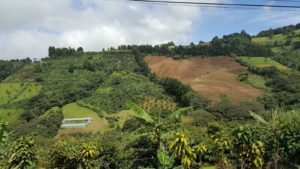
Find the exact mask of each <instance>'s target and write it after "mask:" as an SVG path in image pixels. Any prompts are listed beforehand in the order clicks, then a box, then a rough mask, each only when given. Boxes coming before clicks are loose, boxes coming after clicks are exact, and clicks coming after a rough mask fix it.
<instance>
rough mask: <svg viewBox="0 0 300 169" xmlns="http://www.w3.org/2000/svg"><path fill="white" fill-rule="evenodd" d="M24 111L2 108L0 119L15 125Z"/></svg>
mask: <svg viewBox="0 0 300 169" xmlns="http://www.w3.org/2000/svg"><path fill="white" fill-rule="evenodd" d="M22 112H23V110H22V109H2V108H0V119H1V120H4V121H6V122H8V123H13V122H16V121H17V120H18V118H19V117H20V115H21V114H22Z"/></svg>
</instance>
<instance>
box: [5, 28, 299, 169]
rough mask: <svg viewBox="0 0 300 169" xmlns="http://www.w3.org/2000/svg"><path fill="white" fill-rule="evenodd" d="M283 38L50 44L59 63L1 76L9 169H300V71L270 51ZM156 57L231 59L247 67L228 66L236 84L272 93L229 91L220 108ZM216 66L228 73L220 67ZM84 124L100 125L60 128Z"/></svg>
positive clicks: (244, 35) (52, 56) (44, 61)
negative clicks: (89, 48) (86, 48)
mask: <svg viewBox="0 0 300 169" xmlns="http://www.w3.org/2000/svg"><path fill="white" fill-rule="evenodd" d="M296 33H297V31H296ZM262 35H265V34H264V33H263V34H262ZM274 38H275V39H276V40H275V41H274V42H271V41H270V40H268V39H266V38H265V37H257V38H254V39H253V42H254V43H256V44H254V43H252V41H251V39H252V37H251V36H250V35H248V34H247V33H245V31H242V32H241V33H234V34H230V35H228V36H224V38H222V39H219V38H214V40H212V42H211V43H212V44H211V45H207V46H205V47H203V44H199V45H197V46H193V44H191V45H190V46H188V47H185V48H183V47H182V46H176V47H175V48H174V50H177V51H172V50H171V49H170V50H169V49H168V48H166V46H165V45H159V46H155V47H153V46H149V45H140V46H138V45H136V46H135V45H133V46H130V45H128V46H120V47H118V49H120V50H116V49H114V48H110V49H109V50H108V51H106V50H103V51H101V52H83V49H82V48H78V49H77V50H75V49H73V48H55V47H49V51H48V52H49V57H47V58H44V59H42V60H41V61H38V62H31V63H26V64H24V65H23V64H22V66H20V67H19V69H14V70H11V69H9V68H7V69H6V71H2V72H1V73H2V74H3V76H2V78H1V80H2V81H1V83H0V119H1V122H0V168H1V169H2V168H72V169H73V168H74V169H77V168H78V169H80V168H105V169H106V168H107V169H109V168H122V169H123V168H124V169H126V168H133V169H138V168H158V169H171V168H184V169H196V168H245V169H252V168H265V167H267V166H268V165H275V164H276V165H277V166H278V168H296V166H298V165H299V164H300V162H299V155H300V147H299V145H300V143H299V141H300V123H299V120H300V116H299V115H300V114H299V110H300V73H299V72H298V71H297V70H295V67H293V66H291V65H288V64H286V63H283V62H281V61H280V58H281V57H282V56H281V55H280V57H279V55H276V56H274V57H272V56H271V55H269V54H270V50H269V49H270V48H269V47H270V45H271V46H272V45H275V43H276V42H277V41H282V40H283V39H285V38H286V37H285V36H283V35H282V36H281V35H280V34H276V35H274ZM240 41H242V42H243V43H240ZM295 42H296V41H292V45H295ZM235 44H236V45H237V44H240V45H237V46H236V45H235ZM264 45H269V47H266V46H264ZM290 47H292V46H290ZM273 48H275V47H273ZM276 50H277V49H276ZM286 50H288V49H286ZM289 50H290V51H292V52H294V51H297V50H298V49H295V47H294V46H293V49H289ZM147 51H148V52H147ZM278 51H279V50H278ZM153 52H158V54H161V55H164V54H166V55H167V54H168V53H169V54H170V55H167V56H169V57H173V58H174V55H172V54H174V53H173V52H175V54H176V53H180V54H182V55H183V57H181V59H183V58H187V60H182V61H183V62H184V61H191V60H192V59H189V57H192V56H195V57H198V56H196V55H197V52H199V53H201V52H203V53H206V52H207V53H208V54H209V56H202V57H213V58H212V59H214V58H215V57H217V56H219V55H220V54H224V55H230V56H228V58H229V57H232V58H229V62H232V61H233V59H236V60H237V61H239V63H240V64H242V65H239V63H237V62H235V64H237V65H238V67H237V69H229V67H228V68H226V67H225V70H226V71H228V72H229V71H230V72H232V73H235V76H233V77H232V78H231V80H232V81H234V82H236V81H239V82H242V83H246V84H248V85H252V86H253V87H256V88H259V89H262V90H263V91H264V93H263V94H262V95H260V96H259V97H257V98H256V100H249V101H240V100H234V101H233V100H230V98H229V97H228V96H226V95H225V94H220V96H219V99H218V100H214V101H211V100H209V99H208V98H205V97H203V96H201V95H200V94H199V93H197V92H195V91H194V90H193V89H192V88H191V87H190V86H188V85H185V84H183V83H182V82H181V81H179V80H176V79H172V78H162V77H158V76H156V75H155V74H154V73H151V71H150V69H149V67H148V65H147V64H146V62H145V61H144V57H145V56H146V55H151V54H153ZM160 52H161V53H160ZM203 53H202V54H203ZM186 54H191V55H189V56H187V55H186ZM260 54H262V55H260ZM255 56H265V57H255ZM158 57H159V56H158ZM164 57H165V56H164ZM295 58H297V56H295ZM168 59H169V58H168ZM176 59H179V58H176ZM203 60H204V59H201V58H200V57H199V59H198V62H201V61H203ZM230 60H232V61H230ZM289 61H290V60H289ZM198 62H197V63H198ZM5 64H10V62H9V61H8V63H5ZM217 64H226V62H218V63H217ZM227 64H228V63H227ZM196 66H197V65H196ZM204 66H206V65H204ZM222 66H223V65H222ZM180 67H181V65H178V69H180ZM223 67H224V66H223ZM188 68H190V69H191V72H192V71H193V69H192V68H191V67H188ZM161 69H164V67H162V68H161ZM210 69H216V70H215V71H214V73H215V74H217V75H219V74H220V71H219V70H218V68H217V67H212V68H210ZM247 69H248V70H247ZM204 70H205V69H204ZM222 71H223V70H222ZM184 73H186V72H184ZM192 73H194V72H192ZM200 73H203V72H200ZM209 74H213V73H210V72H208V71H206V72H204V75H203V76H207V75H209ZM184 75H185V76H189V74H188V73H186V74H184ZM230 77H231V76H230ZM197 80H199V81H200V80H201V79H200V78H198V79H197ZM239 82H238V83H239ZM215 83H222V79H221V78H220V79H219V80H218V81H216V82H215ZM243 85H244V84H243ZM224 86H225V85H224ZM245 86H247V85H245ZM209 87H211V86H209ZM222 87H223V86H220V87H219V88H220V90H222ZM248 87H249V86H248ZM237 88H238V87H237ZM243 90H245V91H244V92H246V93H247V92H248V93H249V92H251V91H249V89H247V88H243ZM236 91H238V90H236V89H235V88H233V89H232V92H236ZM83 117H91V118H92V122H91V123H89V124H88V125H87V126H83V127H80V126H77V127H78V128H60V126H61V124H62V121H63V119H64V118H83ZM2 120H3V121H4V122H2ZM6 122H8V124H7V123H6ZM73 122H74V121H72V122H69V124H70V123H73ZM80 122H82V121H79V122H78V121H77V122H75V123H77V124H78V123H80ZM20 161H21V162H20ZM22 161H25V162H26V163H23V162H22ZM16 165H21V166H22V167H15V166H16Z"/></svg>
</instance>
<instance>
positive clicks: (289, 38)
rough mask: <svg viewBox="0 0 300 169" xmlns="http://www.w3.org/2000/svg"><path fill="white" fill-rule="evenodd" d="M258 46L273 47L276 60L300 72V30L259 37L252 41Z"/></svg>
mask: <svg viewBox="0 0 300 169" xmlns="http://www.w3.org/2000/svg"><path fill="white" fill-rule="evenodd" d="M252 41H253V42H254V43H256V44H260V45H265V46H268V47H271V49H272V52H273V53H274V59H275V60H276V61H278V62H280V63H282V64H284V65H286V66H288V67H291V68H294V69H297V70H300V29H292V30H290V31H285V32H284V33H279V34H273V33H272V31H271V32H270V33H269V36H259V37H255V38H253V39H252Z"/></svg>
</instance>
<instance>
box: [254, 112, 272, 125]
mask: <svg viewBox="0 0 300 169" xmlns="http://www.w3.org/2000/svg"><path fill="white" fill-rule="evenodd" d="M250 115H251V116H252V117H253V118H254V119H255V120H256V121H258V122H261V123H263V124H268V122H267V121H266V120H265V119H264V118H262V117H261V116H260V115H258V114H256V113H254V112H252V111H250Z"/></svg>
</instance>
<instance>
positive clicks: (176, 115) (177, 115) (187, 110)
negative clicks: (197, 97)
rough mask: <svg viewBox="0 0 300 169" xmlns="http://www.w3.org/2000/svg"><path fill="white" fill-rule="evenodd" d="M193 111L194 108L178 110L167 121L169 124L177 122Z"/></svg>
mask: <svg viewBox="0 0 300 169" xmlns="http://www.w3.org/2000/svg"><path fill="white" fill-rule="evenodd" d="M192 110H193V109H192V107H185V108H181V109H178V110H176V111H174V112H173V113H172V114H170V115H169V116H168V117H167V121H169V122H173V121H176V120H178V119H179V118H180V117H181V115H182V114H184V113H188V112H191V111H192Z"/></svg>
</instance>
